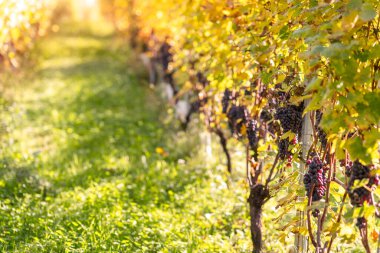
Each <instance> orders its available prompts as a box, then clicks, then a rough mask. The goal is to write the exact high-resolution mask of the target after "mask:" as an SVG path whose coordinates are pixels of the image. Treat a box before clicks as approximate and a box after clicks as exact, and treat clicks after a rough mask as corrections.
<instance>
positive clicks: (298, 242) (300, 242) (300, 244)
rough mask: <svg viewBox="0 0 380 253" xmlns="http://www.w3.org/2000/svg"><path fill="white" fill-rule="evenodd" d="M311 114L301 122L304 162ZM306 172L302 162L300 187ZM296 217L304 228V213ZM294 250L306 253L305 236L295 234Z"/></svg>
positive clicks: (302, 198)
mask: <svg viewBox="0 0 380 253" xmlns="http://www.w3.org/2000/svg"><path fill="white" fill-rule="evenodd" d="M308 104H309V100H307V101H305V108H306V107H307V105H308ZM310 116H311V113H310V112H308V113H306V114H305V116H304V118H303V121H302V135H301V141H302V158H303V160H304V161H306V159H307V154H308V152H309V149H310V146H311V145H312V140H313V126H312V125H311V119H310ZM305 171H306V164H305V163H304V162H302V163H301V166H300V171H299V172H300V176H299V181H298V183H299V184H300V185H303V175H304V174H305ZM305 198H306V196H300V198H299V201H300V202H303V201H304V199H305ZM297 217H298V218H299V219H300V222H299V223H298V227H300V228H301V227H305V226H306V220H305V212H304V211H297ZM294 245H295V249H296V252H298V253H306V252H307V248H308V238H307V236H303V235H301V234H296V238H295V243H294Z"/></svg>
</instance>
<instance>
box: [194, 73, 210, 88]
mask: <svg viewBox="0 0 380 253" xmlns="http://www.w3.org/2000/svg"><path fill="white" fill-rule="evenodd" d="M196 77H197V80H198V82H199V83H200V84H202V86H203V88H204V87H206V86H207V85H208V84H209V81H208V80H207V77H205V76H204V75H203V74H202V73H201V72H199V71H198V72H197V74H196Z"/></svg>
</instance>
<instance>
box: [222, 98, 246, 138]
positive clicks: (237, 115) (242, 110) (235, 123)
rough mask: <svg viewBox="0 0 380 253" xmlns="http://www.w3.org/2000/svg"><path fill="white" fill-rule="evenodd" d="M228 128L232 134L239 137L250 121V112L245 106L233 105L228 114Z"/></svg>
mask: <svg viewBox="0 0 380 253" xmlns="http://www.w3.org/2000/svg"><path fill="white" fill-rule="evenodd" d="M227 117H228V126H229V128H230V130H231V132H232V133H234V134H237V135H239V134H240V133H241V129H242V127H243V126H244V125H245V124H246V123H247V121H248V118H249V116H248V110H247V108H246V107H245V106H237V105H232V106H231V109H230V110H229V111H228V113H227Z"/></svg>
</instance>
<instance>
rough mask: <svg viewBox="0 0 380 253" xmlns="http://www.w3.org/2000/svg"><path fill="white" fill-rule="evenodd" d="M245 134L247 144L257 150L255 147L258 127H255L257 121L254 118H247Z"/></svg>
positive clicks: (257, 138)
mask: <svg viewBox="0 0 380 253" xmlns="http://www.w3.org/2000/svg"><path fill="white" fill-rule="evenodd" d="M247 136H248V141H249V146H250V147H251V149H253V150H257V147H258V145H259V137H258V129H257V121H256V120H253V119H252V120H249V122H248V126H247Z"/></svg>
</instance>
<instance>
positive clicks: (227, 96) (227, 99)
mask: <svg viewBox="0 0 380 253" xmlns="http://www.w3.org/2000/svg"><path fill="white" fill-rule="evenodd" d="M231 100H232V92H231V91H230V90H229V89H225V90H224V94H223V98H222V112H223V113H227V110H228V107H229V105H230V101H231Z"/></svg>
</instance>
